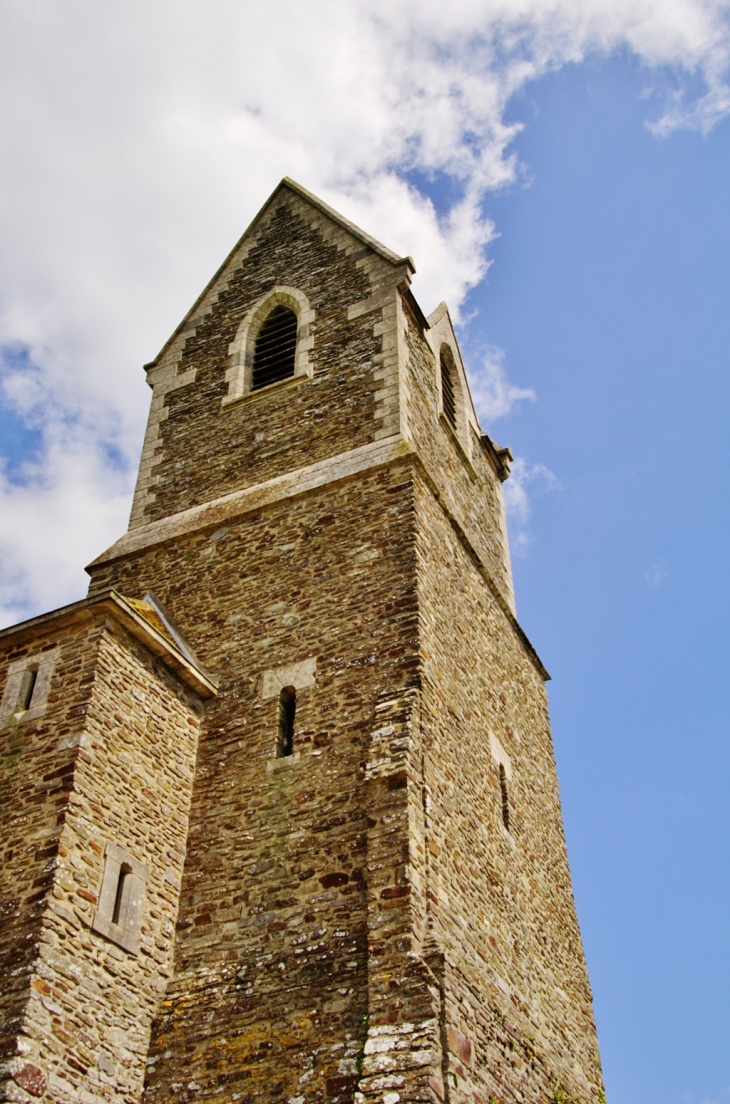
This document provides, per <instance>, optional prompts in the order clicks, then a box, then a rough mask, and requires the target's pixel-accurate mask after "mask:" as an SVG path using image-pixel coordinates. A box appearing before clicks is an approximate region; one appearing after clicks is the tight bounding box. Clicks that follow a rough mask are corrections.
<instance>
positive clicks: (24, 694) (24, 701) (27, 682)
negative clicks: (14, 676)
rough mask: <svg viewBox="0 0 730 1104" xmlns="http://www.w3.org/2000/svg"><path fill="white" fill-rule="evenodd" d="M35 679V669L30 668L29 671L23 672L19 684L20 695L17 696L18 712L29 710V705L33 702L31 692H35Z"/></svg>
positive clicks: (36, 669)
mask: <svg viewBox="0 0 730 1104" xmlns="http://www.w3.org/2000/svg"><path fill="white" fill-rule="evenodd" d="M37 678H38V668H37V667H31V669H30V670H29V671H23V680H22V682H21V684H20V694H19V695H18V710H19V711H20V710H21V709H22V710H25V709H30V703H31V702H32V701H33V691H34V690H35V684H36V680H37Z"/></svg>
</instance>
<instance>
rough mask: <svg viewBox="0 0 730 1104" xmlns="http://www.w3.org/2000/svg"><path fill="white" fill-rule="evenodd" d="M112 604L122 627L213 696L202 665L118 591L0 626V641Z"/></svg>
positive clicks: (213, 683)
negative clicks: (5, 626) (4, 626)
mask: <svg viewBox="0 0 730 1104" xmlns="http://www.w3.org/2000/svg"><path fill="white" fill-rule="evenodd" d="M96 606H98V607H102V608H104V607H107V608H108V607H111V609H109V612H110V613H113V614H114V615H116V616H117V617H118V618H119V620H120V621H121V622H122V624H123V625H124V627H125V628H126V629H127V630H128V631H129V632H131V633H132V635H133V636H135V637H136V638H137V639H138V640H140V641H141V642H142V643H143V644H144V645H145V646H146V647H147V648H148V649H149V650H150V651H151V652H152V653H153V654H154V655H156V656H159V658H160V659H161V660H162V662H163V663H164V664H165V666H166V667H169V668H170V669H171V670H172V671H174V672H175V674H177V675H178V676H179V677H180V678H181V679H182V681H183V682H185V683H186V684H187V685H188V686H189V687H190V688H191V689H192V690H194V691H195V692H196V694H198V696H199V697H201V698H212V697H215V696H216V695H217V693H218V680H217V679H216V678H215V677H214V676H213V675H211V674H210V672H208V671H206V670H205V668H204V667H203V666H202V664H200V663H198V662H195V661H193V660H192V659H191V658H189V655H186V654H184V652H183V651H182V650H181V649H180V646H179V645H178V643H177V641H173V642H171V641H170V640H168V639H166V637H164V636H163V635H162V633H160V632H158V631H157V629H156V628H155V627H154V626H153V625H151V624H150V623H149V621H147V620H146V619H145V618H144V617H143V616H142V615H141V614H140V613H139V612H138V611H137V610H136V609H135V608H134V607H133V606H132V605H131V604H130V603H129V602H128V601H127V600H126V599H125V597H124V595H123V594H120V593H119V592H118V591H116V590H113V589H111V588H110V589H109V590H103V591H101V592H100V593H99V594H94V595H91V596H90V597H88V598H82V599H81V600H80V601H78V602H72V603H71V604H70V605H68V606H61V607H60V608H59V609H55V610H49V611H48V613H41V614H38V615H37V616H36V617H30V618H28V620H27V621H20V622H19V623H18V624H17V625H9V626H8V627H7V628H5V629H0V642H2V641H3V640H4V639H7V638H8V637H11V636H13V635H14V634H19V635H26V636H30V637H35V636H39V635H41V633H42V632H44V631H45V629H46V628H47V627H49V626H50V625H51V624H52V623H53V622H56V621H71V622H73V621H81V620H84V615H85V614H87V613H88V614H90V613H91V612H92V611H93V609H94V607H96Z"/></svg>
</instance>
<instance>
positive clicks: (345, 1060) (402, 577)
mask: <svg viewBox="0 0 730 1104" xmlns="http://www.w3.org/2000/svg"><path fill="white" fill-rule="evenodd" d="M110 584H113V585H114V586H116V587H118V588H119V589H120V590H122V591H123V592H124V593H127V594H129V595H130V596H133V597H134V596H141V595H143V594H144V593H145V592H146V591H147V590H148V589H149V590H152V591H153V593H155V594H156V595H157V596H158V597H159V598H160V599H161V600H162V601H163V602H164V604H165V605H166V607H167V608H168V609H169V610H170V611H171V613H172V615H173V616H174V617H175V619H176V620H177V622H178V623H179V625H180V627H181V629H182V631H183V632H184V634H185V635H186V637H187V638H188V639H189V640H190V641H191V643H192V645H193V646H194V647H195V649H196V651H197V652H198V654H199V656H200V658H201V661H202V662H203V663H205V665H206V666H207V667H208V668H210V669H211V670H213V671H215V672H216V673H217V675H218V676H219V677H220V692H219V698H218V700H217V701H216V702H215V703H214V704H211V706H210V708H209V712H208V715H207V719H206V725H205V733H204V736H203V737H202V738H201V744H200V749H199V756H198V767H197V773H196V781H195V790H194V799H193V808H192V814H191V829H190V836H189V843H188V859H187V863H186V868H185V878H184V885H183V890H182V898H181V910H180V920H179V924H178V937H177V940H178V941H177V950H176V964H175V977H174V981H173V982H172V984H171V986H170V988H169V990H168V994H167V998H166V1000H165V1003H164V1009H163V1014H162V1015H161V1017H160V1019H159V1020H158V1023H157V1026H156V1029H155V1033H154V1037H153V1042H152V1049H151V1053H150V1071H149V1078H148V1085H147V1091H146V1094H145V1099H146V1100H149V1101H155V1102H158V1101H172V1100H175V1101H193V1100H197V1099H201V1100H202V1099H208V1098H210V1097H211V1096H213V1095H214V1096H215V1099H216V1100H220V1101H221V1102H227V1101H233V1100H240V1101H257V1102H261V1101H271V1102H272V1104H273V1102H275V1101H276V1102H277V1104H278V1102H279V1101H285V1100H290V1099H291V1100H295V1101H297V1104H305V1102H307V1104H308V1102H310V1101H311V1102H314V1101H318V1102H319V1101H327V1102H328V1104H330V1102H331V1104H337V1102H345V1101H351V1100H352V1099H353V1094H354V1091H355V1087H356V1084H357V1082H358V1078H359V1076H360V1072H361V1067H362V1062H363V1057H364V1055H363V1050H364V1045H365V1040H366V1036H367V1031H368V1020H367V1016H368V968H369V955H368V945H367V938H368V917H369V915H371V914H372V912H373V910H375V911H376V912H377V913H378V914H379V915H381V916H382V917H383V918H384V921H385V923H384V924H382V925H380V926H379V927H378V928H377V929H376V930H377V931H378V932H379V940H380V945H381V946H382V947H383V948H384V950H383V954H384V955H385V954H386V952H387V953H390V951H388V948H389V947H392V948H394V951H393V953H397V954H399V955H400V957H401V959H402V963H401V964H402V967H403V969H404V970H406V969H407V968H408V962H407V959H406V957H405V951H404V949H403V946H401V948H400V949H398V948H397V947H395V944H396V942H397V941H398V940H399V939H402V938H403V939H407V931H408V928H409V921H408V920H406V919H404V918H403V917H402V916H401V913H402V912H403V906H404V905H406V906H407V905H408V902H407V899H405V900H404V895H406V896H407V893H406V891H405V890H404V884H405V882H404V879H405V863H406V857H407V840H406V837H405V834H404V833H405V832H406V831H407V810H406V816H405V819H402V818H401V819H400V820H398V813H397V809H400V810H401V811H402V810H404V809H406V803H407V791H406V789H405V788H404V779H403V773H402V768H403V762H404V747H403V744H402V741H401V744H400V746H399V747H396V748H391V744H390V737H389V735H388V732H387V731H385V732H383V731H382V730H388V729H389V728H390V727H392V726H390V725H389V724H388V722H387V719H386V721H385V723H382V717H383V716H384V715H385V716H386V718H387V716H388V715H389V711H390V710H393V709H394V710H396V711H398V710H399V709H401V706H399V705H397V703H398V702H401V701H402V700H405V699H403V695H405V696H406V699H407V698H408V694H409V691H410V690H411V689H412V688H413V687H414V686H415V685H416V679H417V670H416V668H417V661H418V657H417V645H418V641H417V611H416V595H415V544H414V534H413V495H412V483H411V465H410V461H404V462H402V463H400V464H398V465H394V466H392V467H390V468H384V469H380V470H374V471H369V472H365V473H363V474H362V475H361V476H359V477H358V478H356V479H352V480H350V481H345V482H342V483H339V484H334V485H330V486H327V487H325V488H322V489H320V490H318V491H316V492H313V493H312V494H310V495H307V496H302V497H299V498H294V499H291V500H287V501H283V502H279V503H276V504H274V505H272V506H270V507H268V508H267V509H265V510H261V511H258V512H256V513H254V514H251V515H248V516H245V517H242V518H240V519H237V520H236V521H234V522H231V523H230V524H228V525H227V526H226V527H224V528H221V529H217V530H213V531H210V530H208V531H204V532H197V533H193V534H190V535H189V536H187V537H183V538H180V539H178V540H175V541H171V542H169V543H167V544H165V545H159V546H156V547H154V548H150V549H148V550H146V551H145V552H141V553H139V554H138V555H136V556H133V557H129V558H127V559H124V560H121V561H117V562H114V563H111V564H109V565H107V566H106V567H103V566H99V567H98V568H97V569H95V577H94V581H93V582H92V589H94V588H98V587H105V586H107V585H110ZM305 661H306V662H309V663H311V662H312V661H314V674H313V677H312V679H311V681H307V680H305V683H306V685H304V686H303V687H301V688H300V689H298V694H297V711H296V732H295V739H294V749H295V754H294V756H293V757H292V758H291V759H279V760H277V759H275V748H276V741H277V731H278V701H277V698H276V696H271V697H266V696H264V691H263V686H264V681H263V676H264V674H265V672H267V671H277V670H280V669H281V668H284V669H287V670H290V669H291V668H292V665H301V664H302V663H305ZM281 677H282V678H284V677H286V678H291V679H292V680H293V682H294V683H295V685H296V683H297V676H296V673H293V674H291V675H282V676H281ZM394 701H395V702H396V705H393V702H394ZM402 709H405V710H406V712H407V708H406V706H403V707H402ZM401 711H402V710H401ZM399 716H400V714H399ZM401 719H402V718H401ZM399 723H400V721H399ZM374 732H375V733H378V732H380V736H379V737H376V743H375V744H373V737H372V733H374ZM394 739H395V741H396V744H397V742H398V741H397V737H394ZM373 747H376V748H379V750H378V751H377V752H373ZM373 755H374V759H373ZM398 756H400V760H399V763H396V765H395V766H394V769H393V770H390V769H389V767H388V765H387V762H384V760H388V758H389V757H395V758H396V759H397V758H398ZM398 770H400V777H396V776H395V775H397V771H398ZM394 771H395V775H394ZM392 775H393V777H394V778H395V780H393V778H391V776H392ZM389 780H390V781H389ZM373 788H375V790H376V791H377V793H378V794H379V797H378V799H377V801H376V802H375V803H374V804H372V793H373ZM379 807H382V816H381V814H380V813H379V812H378V811H377V809H378V808H379ZM371 830H372V831H376V832H380V836H379V839H378V844H377V846H376V848H375V851H374V852H373V853H372V854H369V851H368V846H369V845H368V839H369V832H370V831H371ZM371 858H373V861H374V862H375V863H376V865H377V871H376V872H375V873H372V874H369V873H368V864H369V862H370V859H371ZM371 892H372V893H376V900H375V901H371V900H370V899H369V894H370V893H371ZM406 911H407V909H406ZM373 950H374V951H375V950H377V947H376V948H373ZM374 961H375V959H374V958H373V955H372V952H371V955H370V963H371V965H372V963H373V962H374ZM418 985H419V986H420V989H421V991H423V990H424V983H423V982H422V981H421V980H419V982H418ZM386 988H387V984H386ZM392 995H393V991H392V989H391V990H390V992H389V996H391V997H392ZM426 997H428V994H426ZM388 1015H390V1016H391V1017H392V1016H393V1015H394V1011H393V1009H392V1008H391V1009H390V1010H389V1011H388ZM381 1096H382V1093H381Z"/></svg>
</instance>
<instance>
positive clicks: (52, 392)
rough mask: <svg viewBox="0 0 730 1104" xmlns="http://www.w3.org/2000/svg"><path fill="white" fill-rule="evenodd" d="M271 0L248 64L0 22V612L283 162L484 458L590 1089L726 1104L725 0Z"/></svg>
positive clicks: (90, 22) (52, 544)
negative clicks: (580, 968) (354, 255)
mask: <svg viewBox="0 0 730 1104" xmlns="http://www.w3.org/2000/svg"><path fill="white" fill-rule="evenodd" d="M283 2H284V3H285V6H286V5H287V4H288V6H289V12H288V16H287V18H286V19H285V20H283V22H282V29H281V34H280V36H279V37H277V40H276V50H275V51H273V52H271V51H269V53H267V50H266V48H262V50H261V51H260V52H259V53H257V56H256V58H251V56H250V52H249V53H248V54H246V52H245V48H246V43H247V42H249V41H250V40H251V38H252V36H255V35H254V32H255V31H256V28H257V27H258V29H259V30H261V31H262V32H263V33H262V34H261V36H260V41H261V42H263V43H265V42H266V41H268V39H267V35H266V33H265V32H266V29H267V16H266V10H265V8H264V6H263V5H248V6H246V5H244V6H241V5H240V4H236V3H233V2H232V0H214V2H213V3H212V5H208V7H207V12H210V11H214V12H216V13H217V15H218V19H217V20H209V19H207V18H205V16H203V15H201V14H200V9H198V7H197V5H195V4H192V3H188V2H187V0H179V2H178V3H175V4H171V3H168V2H167V0H148V2H146V3H141V2H138V0H126V2H125V3H124V4H122V3H117V2H116V0H114V2H112V3H110V4H109V5H108V6H104V7H103V8H102V7H101V6H98V5H96V4H94V3H93V2H92V0H75V2H74V3H72V4H69V5H68V6H66V7H64V6H61V5H58V4H57V3H55V2H51V0H37V2H36V3H35V4H34V5H33V6H32V7H29V6H27V5H26V4H24V3H23V2H21V0H8V3H7V4H6V5H5V7H4V8H3V11H2V13H0V143H1V144H2V148H3V151H4V158H3V160H2V163H1V164H0V458H1V459H2V465H1V466H0V517H2V525H0V618H1V619H2V622H3V623H6V624H7V623H12V622H13V621H14V620H17V619H19V618H20V617H23V616H27V615H28V614H31V613H33V612H36V611H40V610H42V609H48V608H52V607H54V606H58V605H60V604H62V603H63V602H65V601H70V600H73V599H74V598H78V597H81V596H82V595H83V593H84V588H85V576H84V573H83V564H84V563H85V562H88V560H90V559H91V558H92V557H93V556H94V555H96V554H97V553H98V552H99V551H101V549H103V548H104V547H105V546H107V545H108V544H110V543H111V542H112V540H114V539H115V538H116V537H118V536H119V535H120V533H121V532H122V531H123V530H124V529H125V528H126V520H127V514H128V509H129V504H130V496H131V490H132V485H133V479H134V472H135V470H136V464H137V457H138V455H139V448H140V445H141V439H142V433H143V429H144V422H145V418H146V413H147V407H148V402H149V392H148V391H147V389H146V387H145V385H144V379H143V373H142V371H141V365H142V364H143V363H144V362H145V361H147V360H149V359H151V357H152V356H154V354H155V353H156V351H157V349H158V348H159V346H160V345H161V344H162V342H163V341H164V340H165V338H166V337H167V335H168V334H169V332H170V331H171V330H172V328H173V327H174V325H175V324H176V323H177V322H178V321H179V319H180V317H181V316H182V315H183V313H184V312H185V310H186V309H187V307H188V306H189V305H190V303H191V302H192V301H193V299H194V298H195V297H196V295H197V294H198V292H199V291H200V290H201V288H202V287H203V286H204V285H205V283H206V282H207V280H208V278H209V277H210V275H211V274H212V272H213V271H214V270H215V269H216V268H217V266H218V264H219V263H220V261H221V259H222V258H223V257H224V256H225V255H226V254H227V252H228V250H229V249H230V247H231V245H232V244H233V243H234V242H235V240H236V239H237V238H238V236H239V235H240V233H241V231H242V229H243V228H244V227H245V225H246V224H247V223H248V222H249V221H250V219H251V218H252V217H253V215H254V214H255V212H256V210H257V209H258V207H259V206H260V205H261V203H262V202H263V201H264V199H265V198H266V196H267V195H268V194H269V192H270V191H271V190H272V188H273V187H274V186H275V184H276V183H277V181H278V179H280V177H281V176H283V175H285V174H289V175H292V176H294V177H295V178H297V179H299V180H300V181H301V183H303V184H304V185H305V186H307V187H309V188H311V189H312V190H313V191H315V192H317V193H318V194H320V195H322V196H323V197H324V198H326V199H327V200H328V201H329V202H331V203H332V204H333V205H334V206H335V207H337V208H338V209H339V210H341V211H342V212H343V213H344V214H346V215H347V216H348V217H351V218H353V219H354V220H355V221H356V222H358V223H359V224H360V225H361V226H363V227H364V228H365V229H367V230H368V231H370V232H372V233H374V234H376V235H377V236H378V237H380V238H381V240H383V241H385V242H386V243H387V244H388V245H390V246H391V247H393V248H394V249H398V250H400V251H401V252H403V253H412V254H413V255H414V257H415V259H416V263H417V266H418V276H417V279H416V283H415V285H414V290H415V293H416V295H417V297H418V299H419V301H420V302H421V305H422V306H423V308H424V310H426V312H429V311H430V310H432V309H433V308H434V307H435V306H436V304H437V303H438V302H439V301H440V300H441V299H444V298H445V299H447V301H448V302H449V305H450V307H451V308H452V309H453V311H454V313H455V315H456V316H458V317H460V319H461V322H460V325H459V332H460V340H461V342H462V348H463V352H464V354H465V359H466V361H467V363H468V365H469V368H470V372H471V376H472V382H473V385H474V391H475V393H476V394H478V396H479V405H480V412H481V416H482V421H483V424H484V427H485V428H486V429H488V430H489V431H490V432H491V433H492V434H493V435H494V436H495V437H496V439H497V440H498V441H499V442H500V443H502V444H508V445H510V447H511V448H512V450H513V452H514V454H515V455H516V457H518V462H517V464H516V466H515V474H514V476H513V477H512V478H511V480H510V481H509V483H508V484H507V488H508V489H509V494H510V508H511V518H510V531H511V541H512V547H513V563H514V571H515V581H516V593H517V606H518V615H519V617H520V620H521V622H522V624H523V626H524V627H525V629H526V631H527V633H528V635H529V636H530V638H531V640H532V641H533V643H534V644H535V646H536V647H537V650H538V652H539V653H540V655H541V657H542V659H543V661H544V662H545V664H546V666H547V668H548V670H550V672H551V674H552V676H553V681H552V682H551V683H550V686H549V693H550V701H551V710H552V718H553V725H554V734H555V746H556V753H557V757H558V767H559V773H560V780H561V790H562V796H563V802H564V815H565V823H566V831H567V836H568V845H569V854H570V860H571V867H572V871H573V877H574V884H575V892H576V899H577V904H578V911H579V917H580V920H581V924H582V930H583V936H584V941H585V946H586V952H587V956H588V963H589V969H590V974H591V979H592V984H593V989H594V997H595V1004H596V1017H597V1023H598V1028H599V1037H600V1043H601V1048H602V1054H603V1061H604V1068H605V1076H606V1086H607V1094H608V1101H609V1104H730V1047H729V1046H728V1042H727V1040H728V1038H729V1037H730V1002H728V998H727V994H728V992H730V965H729V956H728V952H727V937H726V928H727V914H728V911H729V907H728V906H729V896H730V890H729V888H728V887H729V885H730V870H729V869H728V867H729V861H728V840H729V839H730V823H729V820H730V816H729V808H730V803H729V801H728V797H727V785H726V778H727V777H728V774H730V769H729V768H730V763H729V762H728V759H729V758H730V753H729V751H728V721H727V718H728V715H730V709H729V708H728V706H729V705H730V702H728V696H729V694H728V685H729V682H730V680H729V679H728V671H727V665H728V658H727V657H728V654H729V649H728V643H729V641H728V635H729V630H728V622H729V617H728V613H729V612H730V611H728V608H727V607H728V595H729V593H730V587H729V586H728V582H729V580H728V572H729V568H728V557H727V552H726V549H727V544H728V532H727V530H728V506H727V502H728V493H727V486H728V475H729V474H730V471H729V469H730V456H729V451H730V445H729V443H728V432H727V427H728V413H729V411H728V405H729V401H730V394H729V392H730V382H729V378H730V377H729V373H728V355H729V350H730V309H729V303H728V298H729V296H728V293H729V291H730V217H729V216H728V197H729V196H730V118H728V113H730V93H728V90H727V85H726V74H727V68H728V61H729V59H730V26H729V18H728V17H729V14H730V5H729V4H728V3H727V2H726V0H672V3H669V2H668V0H662V2H659V0H656V2H655V0H643V2H642V3H638V2H636V0H611V2H610V3H608V0H606V2H605V3H604V0H582V2H581V3H578V2H577V0H560V2H559V3H550V4H548V3H547V2H543V0H492V2H491V4H481V3H477V2H475V0H458V2H457V0H454V3H453V4H452V5H451V6H450V8H449V9H448V10H446V9H445V8H444V7H443V5H441V4H438V3H436V2H435V0H421V3H419V4H411V3H410V2H406V0H404V2H403V3H400V4H393V3H386V2H385V0H370V3H369V4H363V3H359V2H358V0H349V2H347V3H342V2H341V3H338V4H335V3H334V2H332V3H330V2H329V0H317V2H316V3H314V4H313V5H312V6H311V7H310V9H309V13H308V18H307V19H306V20H305V19H304V17H303V15H302V12H301V8H300V7H299V6H297V5H295V4H293V3H289V0H283ZM173 14H174V18H171V17H172V15H173ZM374 16H377V18H375V17H374ZM142 30H144V34H142V33H141V32H142ZM508 32H511V33H512V34H513V37H512V38H510V37H509V33H508ZM268 38H270V36H268ZM201 42H202V43H203V44H204V46H205V49H204V50H201V49H200V44H201ZM243 56H245V57H246V58H247V59H248V60H247V64H246V65H242V64H241V58H242V57H243ZM110 73H112V74H113V79H109V74H110ZM292 103H296V104H297V112H296V113H292V110H291V105H292ZM647 122H648V123H649V124H651V125H650V126H647ZM656 124H659V125H658V126H657V125H656ZM520 128H521V129H520Z"/></svg>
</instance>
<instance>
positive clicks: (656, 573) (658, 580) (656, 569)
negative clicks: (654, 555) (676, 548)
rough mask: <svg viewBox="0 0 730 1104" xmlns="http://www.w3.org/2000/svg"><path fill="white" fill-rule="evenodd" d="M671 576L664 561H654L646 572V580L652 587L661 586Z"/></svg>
mask: <svg viewBox="0 0 730 1104" xmlns="http://www.w3.org/2000/svg"><path fill="white" fill-rule="evenodd" d="M668 575H669V570H668V568H667V567H666V566H665V564H664V561H663V560H659V559H657V560H652V562H651V564H650V565H649V567H648V568H647V569H646V571H645V572H644V579H645V580H646V582H647V584H648V585H649V586H650V587H658V586H661V585H662V583H663V582H664V580H665V579H666V578H667V576H668Z"/></svg>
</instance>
